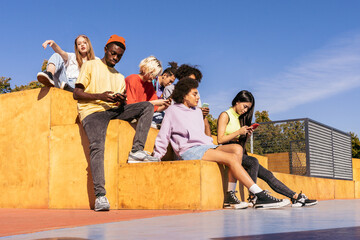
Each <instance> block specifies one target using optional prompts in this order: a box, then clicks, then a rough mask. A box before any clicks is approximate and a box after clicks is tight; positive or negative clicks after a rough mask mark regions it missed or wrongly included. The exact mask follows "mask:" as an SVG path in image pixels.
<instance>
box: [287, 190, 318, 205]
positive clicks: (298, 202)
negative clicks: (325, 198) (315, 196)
mask: <svg viewBox="0 0 360 240" xmlns="http://www.w3.org/2000/svg"><path fill="white" fill-rule="evenodd" d="M291 202H292V205H291V206H292V207H309V206H313V205H316V204H317V203H318V201H317V200H311V199H308V198H307V197H306V196H305V194H303V193H302V192H300V193H299V195H298V197H297V199H295V198H292V199H291Z"/></svg>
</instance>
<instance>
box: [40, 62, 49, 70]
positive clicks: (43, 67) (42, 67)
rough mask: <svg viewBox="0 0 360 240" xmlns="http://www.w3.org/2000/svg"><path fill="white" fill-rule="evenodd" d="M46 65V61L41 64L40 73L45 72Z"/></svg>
mask: <svg viewBox="0 0 360 240" xmlns="http://www.w3.org/2000/svg"><path fill="white" fill-rule="evenodd" d="M47 64H48V60H46V59H44V61H43V63H42V66H41V71H42V72H43V71H45V70H46V66H47Z"/></svg>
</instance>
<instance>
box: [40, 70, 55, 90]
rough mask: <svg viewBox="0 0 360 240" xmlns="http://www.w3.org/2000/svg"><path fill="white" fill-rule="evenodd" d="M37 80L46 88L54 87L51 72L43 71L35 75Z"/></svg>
mask: <svg viewBox="0 0 360 240" xmlns="http://www.w3.org/2000/svg"><path fill="white" fill-rule="evenodd" d="M37 80H38V81H39V82H41V83H42V84H44V85H45V86H46V87H54V86H55V84H54V78H53V75H52V73H51V72H48V71H44V72H39V73H38V74H37Z"/></svg>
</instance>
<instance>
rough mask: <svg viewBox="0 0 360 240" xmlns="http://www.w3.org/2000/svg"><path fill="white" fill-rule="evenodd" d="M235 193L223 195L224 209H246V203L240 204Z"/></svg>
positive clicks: (229, 192)
mask: <svg viewBox="0 0 360 240" xmlns="http://www.w3.org/2000/svg"><path fill="white" fill-rule="evenodd" d="M235 193H236V191H235V192H234V191H228V192H226V193H225V199H224V208H231V209H245V208H247V207H248V204H247V203H246V202H241V201H240V200H239V199H238V198H237V197H236V195H235Z"/></svg>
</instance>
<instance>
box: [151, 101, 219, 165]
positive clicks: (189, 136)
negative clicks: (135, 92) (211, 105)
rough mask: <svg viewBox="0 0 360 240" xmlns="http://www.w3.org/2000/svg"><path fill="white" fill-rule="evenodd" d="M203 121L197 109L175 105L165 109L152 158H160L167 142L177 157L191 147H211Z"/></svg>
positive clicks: (211, 141) (164, 152)
mask: <svg viewBox="0 0 360 240" xmlns="http://www.w3.org/2000/svg"><path fill="white" fill-rule="evenodd" d="M204 130H205V127H204V120H203V116H202V113H201V110H200V109H199V108H188V107H186V106H185V105H184V104H180V103H175V104H173V105H171V106H170V107H169V108H168V109H166V112H165V117H164V120H163V122H162V124H161V129H160V131H159V134H158V135H157V137H156V140H155V149H154V156H155V157H158V158H160V159H161V158H162V157H163V156H164V155H165V154H166V150H167V147H168V145H169V142H170V144H171V146H172V148H173V150H174V152H175V153H176V154H177V155H181V154H183V153H184V152H186V150H188V149H190V148H191V147H194V146H198V145H212V144H213V139H212V138H211V137H209V136H207V135H205V132H204Z"/></svg>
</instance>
